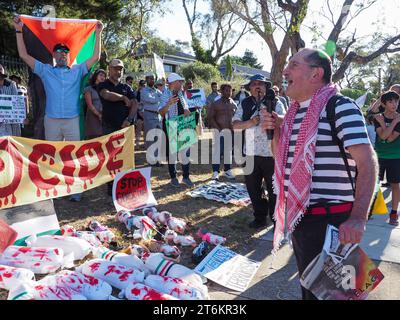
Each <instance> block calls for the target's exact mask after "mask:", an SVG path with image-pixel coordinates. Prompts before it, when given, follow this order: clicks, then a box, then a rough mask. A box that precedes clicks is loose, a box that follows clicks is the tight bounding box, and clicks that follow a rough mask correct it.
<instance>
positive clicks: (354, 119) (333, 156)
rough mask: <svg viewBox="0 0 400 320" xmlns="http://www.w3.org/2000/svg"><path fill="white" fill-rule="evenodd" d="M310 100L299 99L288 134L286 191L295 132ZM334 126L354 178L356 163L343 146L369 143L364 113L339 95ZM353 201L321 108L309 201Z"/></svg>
mask: <svg viewBox="0 0 400 320" xmlns="http://www.w3.org/2000/svg"><path fill="white" fill-rule="evenodd" d="M310 102H311V100H307V101H304V102H302V103H300V107H299V110H298V112H297V114H296V117H295V120H294V125H293V131H292V135H291V138H290V144H289V154H288V161H287V164H286V168H285V182H284V186H285V194H286V195H287V191H288V185H289V174H290V169H291V166H292V162H293V155H294V150H295V146H296V141H297V136H298V133H299V130H300V125H301V122H302V120H303V118H304V116H305V114H306V111H307V108H308V107H309V105H310ZM335 122H336V128H337V133H338V138H339V139H340V140H341V141H342V142H343V144H344V147H345V151H346V155H347V158H348V163H349V166H350V172H351V175H352V177H353V181H355V180H354V179H355V175H356V165H355V161H354V160H353V159H352V158H351V155H350V154H349V153H348V152H347V150H346V148H347V147H350V146H352V145H357V144H370V143H371V142H370V140H369V138H368V134H367V131H366V127H365V121H364V117H363V115H362V113H361V111H360V109H359V108H358V107H357V105H355V104H354V102H353V101H351V100H350V99H348V98H345V97H342V98H339V99H338V101H337V102H336V119H335ZM326 201H329V202H342V201H345V202H353V201H354V194H353V189H352V187H351V182H350V179H349V176H348V173H347V171H346V166H345V164H344V160H343V158H342V156H341V154H340V149H339V147H338V145H337V144H336V143H335V142H334V141H333V140H332V134H331V127H330V124H329V122H328V120H327V115H326V110H325V109H323V110H322V113H321V117H320V121H319V124H318V134H317V141H316V151H315V161H314V171H313V176H312V183H311V191H310V205H311V204H316V203H319V202H326Z"/></svg>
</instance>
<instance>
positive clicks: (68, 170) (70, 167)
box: [60, 144, 75, 193]
mask: <svg viewBox="0 0 400 320" xmlns="http://www.w3.org/2000/svg"><path fill="white" fill-rule="evenodd" d="M74 149H75V146H74V145H71V144H69V145H67V146H65V147H64V148H62V149H61V150H60V158H61V160H62V162H63V163H64V167H63V169H62V171H61V173H62V174H63V175H64V178H65V184H66V185H67V192H68V193H70V192H71V188H70V186H72V185H73V184H74V181H75V179H74V171H75V162H74V159H72V155H71V154H72V151H73V150H74Z"/></svg>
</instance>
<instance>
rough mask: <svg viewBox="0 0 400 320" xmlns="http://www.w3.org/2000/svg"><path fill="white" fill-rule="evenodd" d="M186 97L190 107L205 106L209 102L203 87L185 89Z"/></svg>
mask: <svg viewBox="0 0 400 320" xmlns="http://www.w3.org/2000/svg"><path fill="white" fill-rule="evenodd" d="M185 98H186V101H187V103H188V106H189V108H203V107H204V106H205V105H206V104H207V99H206V94H205V93H204V89H203V88H199V89H188V90H185Z"/></svg>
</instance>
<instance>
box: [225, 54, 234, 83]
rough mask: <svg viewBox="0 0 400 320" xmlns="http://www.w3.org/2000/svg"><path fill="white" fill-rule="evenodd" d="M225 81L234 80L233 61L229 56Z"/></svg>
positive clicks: (226, 62) (226, 63)
mask: <svg viewBox="0 0 400 320" xmlns="http://www.w3.org/2000/svg"><path fill="white" fill-rule="evenodd" d="M225 79H227V80H231V79H232V59H231V57H230V56H229V55H228V56H227V57H226V61H225Z"/></svg>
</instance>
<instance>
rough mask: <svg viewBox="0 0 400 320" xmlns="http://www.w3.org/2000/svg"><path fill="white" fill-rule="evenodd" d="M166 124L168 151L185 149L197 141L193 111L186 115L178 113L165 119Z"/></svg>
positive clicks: (173, 151) (175, 151)
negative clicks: (178, 114)
mask: <svg viewBox="0 0 400 320" xmlns="http://www.w3.org/2000/svg"><path fill="white" fill-rule="evenodd" d="M166 126H167V133H168V142H169V151H170V153H177V152H179V151H181V150H185V149H187V148H189V147H190V146H191V145H193V144H195V143H196V142H197V131H196V114H195V112H192V113H191V114H190V116H188V117H185V116H184V115H180V116H176V117H174V118H171V119H167V120H166Z"/></svg>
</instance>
